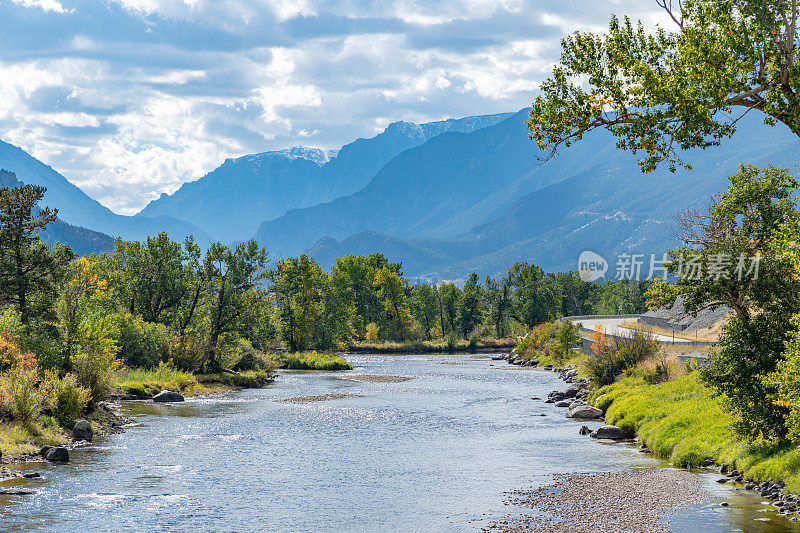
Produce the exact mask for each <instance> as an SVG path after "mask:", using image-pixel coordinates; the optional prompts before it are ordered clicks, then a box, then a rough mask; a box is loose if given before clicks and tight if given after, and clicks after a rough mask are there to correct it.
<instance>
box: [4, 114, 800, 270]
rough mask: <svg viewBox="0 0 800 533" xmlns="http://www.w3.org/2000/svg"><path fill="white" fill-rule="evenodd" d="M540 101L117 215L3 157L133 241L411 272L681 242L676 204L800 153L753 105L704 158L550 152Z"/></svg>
mask: <svg viewBox="0 0 800 533" xmlns="http://www.w3.org/2000/svg"><path fill="white" fill-rule="evenodd" d="M527 115H528V112H527V110H521V111H519V112H517V113H504V114H494V115H486V116H476V117H467V118H464V119H457V120H456V119H450V120H445V121H439V122H431V123H425V124H415V123H411V122H395V123H392V124H390V125H389V126H388V127H387V128H386V129H385V130H384V131H383V132H381V133H380V134H378V135H376V136H375V137H372V138H370V139H358V140H356V141H354V142H352V143H350V144H347V145H345V146H343V147H342V148H341V149H339V150H331V151H322V150H319V149H314V148H305V147H295V148H289V149H285V150H278V151H272V152H265V153H261V154H253V155H246V156H242V157H238V158H235V159H228V160H226V161H225V162H224V163H223V164H222V165H221V166H220V167H218V168H217V169H215V170H214V171H212V172H210V173H208V174H207V175H205V176H203V177H201V178H199V179H198V180H196V181H193V182H189V183H186V184H184V185H183V186H182V187H181V188H180V189H179V190H178V191H176V192H175V193H173V194H171V195H166V194H164V195H162V196H161V197H160V198H159V199H157V200H155V201H153V202H151V203H150V204H148V205H147V206H146V207H145V208H144V209H143V210H142V211H141V212H140V213H139V214H138V215H135V216H133V217H124V216H120V215H116V214H114V213H112V212H111V211H110V210H108V209H106V208H105V207H103V206H102V205H100V204H99V203H97V202H96V201H94V200H92V199H91V198H89V197H88V196H86V195H85V194H83V193H82V191H80V189H78V188H77V187H75V186H74V185H72V184H70V183H69V182H68V181H67V180H66V179H65V178H64V177H63V176H61V175H60V174H58V173H57V172H55V171H54V170H53V169H51V168H50V167H48V166H46V165H44V164H43V163H41V162H39V161H37V160H35V159H33V158H32V157H30V156H29V155H28V154H25V152H23V151H22V150H20V149H18V148H15V147H12V146H11V145H7V144H4V143H0V168H7V169H9V170H14V171H16V172H17V174H18V176H20V179H22V181H25V182H27V183H39V184H42V185H45V186H47V187H48V193H47V196H46V197H45V202H46V203H47V205H53V206H54V207H57V208H58V209H59V217H60V218H61V217H63V220H64V221H65V222H68V223H70V224H73V225H79V226H84V227H85V228H89V229H90V230H95V231H101V232H103V233H106V234H109V235H115V236H116V235H121V236H123V237H124V238H128V239H142V238H143V237H144V236H146V235H151V234H154V233H156V232H158V231H161V230H166V231H168V232H169V233H170V235H171V236H172V237H173V238H176V239H179V238H182V237H183V235H186V234H189V233H192V234H194V235H196V236H197V237H198V240H199V241H200V242H201V243H203V242H208V241H209V240H211V239H214V240H222V241H223V242H227V243H232V242H237V241H241V240H244V239H247V238H250V237H253V236H254V237H255V238H256V239H257V240H258V241H259V242H260V243H261V244H262V245H264V246H265V247H266V248H267V249H268V250H269V251H270V252H271V253H272V254H273V255H275V256H291V255H297V254H299V253H302V252H307V253H309V254H310V255H312V256H313V257H315V258H316V259H317V260H318V261H319V262H320V264H321V265H323V266H324V267H329V266H330V265H331V264H332V263H333V261H335V259H336V258H337V257H341V256H343V255H346V254H349V253H372V252H381V253H384V254H385V255H386V256H387V257H389V259H390V260H392V261H402V262H403V266H404V271H405V273H406V275H409V276H412V277H419V278H422V279H428V280H439V279H459V278H463V277H464V276H465V275H466V274H468V273H469V272H472V271H476V272H478V273H479V274H481V275H486V274H491V275H498V274H501V273H503V272H505V271H506V270H507V269H508V267H509V266H510V265H511V264H513V263H514V262H515V261H529V262H534V263H536V264H539V265H541V266H542V267H544V268H545V269H547V270H566V269H569V268H575V267H576V261H577V257H578V255H579V254H580V252H582V251H583V250H593V251H595V252H597V253H600V254H601V255H603V256H604V257H606V259H607V260H609V262H610V263H611V265H612V270H613V266H614V265H615V262H616V259H615V258H616V257H617V256H618V255H619V254H643V255H644V256H645V257H644V258H643V262H644V263H645V264H644V265H643V273H645V274H646V273H647V272H646V270H647V268H648V266H649V265H648V264H647V263H648V261H649V254H651V253H655V254H659V255H660V254H661V253H663V251H664V250H666V249H667V248H669V247H671V246H673V245H675V244H676V242H675V238H674V236H673V235H674V233H675V228H674V224H673V221H674V220H675V215H676V214H678V213H679V212H680V211H683V210H685V209H686V208H689V207H697V208H703V207H705V206H706V204H707V202H708V200H709V198H710V197H711V195H713V194H715V193H717V192H719V191H721V190H724V189H725V187H726V186H727V179H726V177H727V176H728V175H730V174H732V173H734V172H735V171H736V170H737V168H738V166H739V165H740V164H742V163H745V164H751V163H752V164H756V165H767V164H776V165H780V166H787V167H793V168H795V169H796V166H797V163H798V154H800V139H798V138H797V137H796V136H795V135H793V134H792V133H791V132H789V131H788V129H787V128H785V127H783V126H781V125H777V126H774V127H771V126H768V125H765V124H764V123H763V120H762V119H761V118H760V117H757V116H756V115H754V114H751V115H747V116H745V117H744V118H742V119H741V120H740V121H739V123H738V131H737V133H736V134H735V135H734V136H733V137H732V138H730V139H726V140H724V141H723V142H722V143H721V145H720V146H717V147H712V148H709V149H707V150H705V151H701V150H696V151H692V152H688V153H684V154H682V158H683V159H684V161H685V162H686V163H689V164H691V167H692V169H691V170H687V169H685V168H679V170H678V171H676V172H670V171H669V170H668V169H667V168H659V169H658V170H656V171H654V172H651V173H649V174H642V173H641V171H640V168H639V165H638V163H637V160H636V156H635V155H633V154H630V153H628V152H626V151H622V150H619V149H617V147H616V139H615V138H614V137H613V136H612V135H611V134H609V133H608V132H605V131H595V132H592V133H590V134H587V135H586V136H585V138H584V139H583V140H582V141H580V142H578V143H576V144H574V145H573V146H572V147H570V148H569V149H564V150H562V151H561V152H560V153H559V154H557V155H556V156H555V157H553V158H551V159H549V160H547V161H543V160H542V159H541V156H542V155H543V154H542V153H541V152H540V151H539V150H538V148H537V147H536V145H535V144H534V143H532V142H531V141H530V140H528V137H527V133H528V132H527V129H526V127H525V121H526V119H527Z"/></svg>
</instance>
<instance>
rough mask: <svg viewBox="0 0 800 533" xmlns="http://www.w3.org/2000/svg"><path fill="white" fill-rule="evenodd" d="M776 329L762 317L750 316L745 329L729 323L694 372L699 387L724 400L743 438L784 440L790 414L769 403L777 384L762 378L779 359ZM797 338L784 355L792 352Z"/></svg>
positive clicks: (738, 323) (781, 343)
mask: <svg viewBox="0 0 800 533" xmlns="http://www.w3.org/2000/svg"><path fill="white" fill-rule="evenodd" d="M781 329H782V328H781V327H780V324H779V323H778V322H776V321H774V320H771V318H770V317H769V316H767V315H766V314H765V313H762V314H759V315H755V316H752V317H751V318H750V320H749V322H748V323H747V324H746V325H745V324H744V323H743V322H742V321H741V320H738V319H731V320H728V321H727V322H726V324H725V325H724V326H723V328H722V335H721V336H720V339H719V349H718V350H717V351H716V352H715V353H714V354H713V355H712V356H711V357H710V358H709V360H708V362H707V363H706V364H705V365H704V366H703V368H702V369H701V370H700V375H701V377H702V379H703V381H704V382H705V383H706V384H708V385H710V386H711V387H713V388H714V389H715V390H716V391H717V392H718V393H721V394H722V395H724V398H725V404H726V406H727V407H728V408H729V409H731V411H732V412H733V414H734V418H735V419H736V429H737V430H738V431H739V432H740V433H742V434H744V435H747V436H750V437H758V436H763V437H766V438H781V437H783V436H785V435H786V417H787V416H789V412H790V409H789V408H788V407H786V406H784V405H782V404H781V403H774V402H773V401H770V398H775V395H776V393H778V389H779V388H780V387H779V386H778V387H776V385H779V380H777V381H776V380H767V381H765V376H767V375H768V374H772V373H774V372H775V370H776V368H777V365H778V362H779V361H781V360H782V359H783V351H784V338H785V336H784V335H783V332H782V331H781ZM798 346H800V341H799V340H798V338H797V336H796V337H795V339H794V340H792V341H790V348H789V353H794V352H795V351H796V350H798Z"/></svg>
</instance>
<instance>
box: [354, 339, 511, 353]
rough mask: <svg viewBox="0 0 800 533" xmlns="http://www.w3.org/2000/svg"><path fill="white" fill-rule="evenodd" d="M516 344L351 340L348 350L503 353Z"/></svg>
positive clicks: (508, 340)
mask: <svg viewBox="0 0 800 533" xmlns="http://www.w3.org/2000/svg"><path fill="white" fill-rule="evenodd" d="M516 345H517V342H516V340H514V339H480V340H474V341H466V340H458V341H455V342H447V341H444V340H442V341H406V342H366V341H362V342H351V343H350V345H349V346H348V351H349V352H351V353H354V354H387V355H408V354H433V353H442V354H447V353H504V352H509V351H511V350H513V349H514V347H515V346H516Z"/></svg>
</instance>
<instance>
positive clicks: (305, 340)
mask: <svg viewBox="0 0 800 533" xmlns="http://www.w3.org/2000/svg"><path fill="white" fill-rule="evenodd" d="M269 275H270V279H271V280H272V284H271V286H270V291H271V292H272V294H273V295H274V298H275V305H276V306H277V310H278V317H279V331H280V334H281V336H282V337H283V339H284V340H285V341H286V343H287V344H288V346H289V350H290V351H293V352H296V351H300V350H304V349H307V348H309V347H311V346H313V342H314V333H315V332H316V330H317V327H318V324H317V323H318V321H319V320H320V317H321V316H322V313H323V311H324V308H325V307H324V306H325V302H324V292H323V291H324V285H325V283H324V273H323V272H322V269H320V267H319V265H317V263H316V262H315V261H314V260H313V259H311V258H310V257H308V256H307V255H305V254H303V255H301V256H300V257H297V258H289V259H286V260H283V261H280V262H279V263H278V264H277V266H276V267H275V269H274V270H272V271H271V272H270V274H269Z"/></svg>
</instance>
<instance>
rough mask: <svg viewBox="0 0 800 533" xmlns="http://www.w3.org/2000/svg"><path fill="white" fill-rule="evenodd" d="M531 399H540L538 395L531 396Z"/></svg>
mask: <svg viewBox="0 0 800 533" xmlns="http://www.w3.org/2000/svg"><path fill="white" fill-rule="evenodd" d="M531 400H541V398H539V397H538V396H531Z"/></svg>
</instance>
